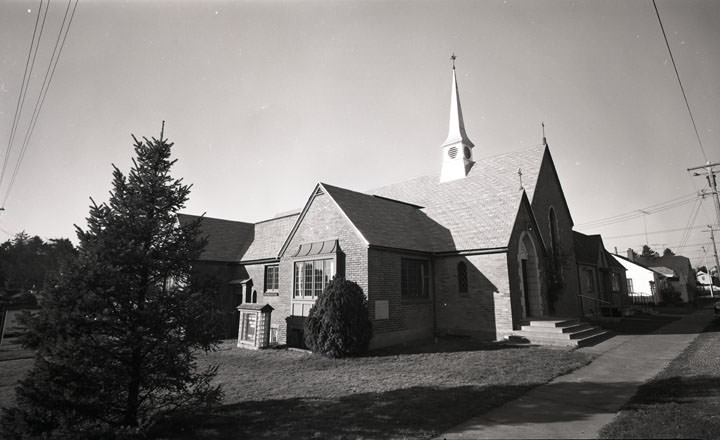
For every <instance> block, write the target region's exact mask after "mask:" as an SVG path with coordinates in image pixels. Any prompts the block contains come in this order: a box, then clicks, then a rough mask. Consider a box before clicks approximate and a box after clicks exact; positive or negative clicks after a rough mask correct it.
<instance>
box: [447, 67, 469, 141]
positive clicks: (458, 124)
mask: <svg viewBox="0 0 720 440" xmlns="http://www.w3.org/2000/svg"><path fill="white" fill-rule="evenodd" d="M456 58H457V57H456V56H455V54H454V53H453V54H452V56H451V57H450V59H451V60H452V84H451V88H452V90H451V92H450V125H449V127H448V137H447V139H446V140H445V142H443V145H449V144H453V143H455V142H461V141H462V142H464V143H467V144H470V145H471V146H472V142H470V139H468V137H467V133H465V122H464V121H463V115H462V108H461V107H460V93H459V92H458V86H457V78H456V76H455V59H456Z"/></svg>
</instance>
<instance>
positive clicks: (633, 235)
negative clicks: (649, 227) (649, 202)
mask: <svg viewBox="0 0 720 440" xmlns="http://www.w3.org/2000/svg"><path fill="white" fill-rule="evenodd" d="M703 227H704V226H692V227H691V228H690V229H700V228H703ZM685 229H686V228H675V229H663V230H661V231H650V232H648V235H652V234H662V233H664V232H678V231H684V230H685ZM638 235H645V233H644V232H639V233H634V234H624V235H612V236H609V237H603V239H608V240H609V239H611V238H627V237H637V236H638Z"/></svg>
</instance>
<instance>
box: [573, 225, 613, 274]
mask: <svg viewBox="0 0 720 440" xmlns="http://www.w3.org/2000/svg"><path fill="white" fill-rule="evenodd" d="M573 240H574V245H575V260H576V261H577V262H578V263H580V264H589V265H593V266H596V265H598V263H602V261H605V264H606V265H607V267H608V268H611V267H612V268H615V269H620V270H625V266H623V265H622V264H620V263H618V262H617V260H615V259H614V258H612V257H613V256H612V255H611V254H610V253H609V252H608V251H607V250H605V245H604V244H603V241H602V237H601V236H600V235H599V234H594V235H586V234H583V233H582V232H577V231H573ZM601 255H602V256H603V257H604V258H601V257H600V256H601Z"/></svg>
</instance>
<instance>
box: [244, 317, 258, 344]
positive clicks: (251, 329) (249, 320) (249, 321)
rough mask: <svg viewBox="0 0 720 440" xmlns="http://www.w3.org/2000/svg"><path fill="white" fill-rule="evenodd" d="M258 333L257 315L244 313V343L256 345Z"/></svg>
mask: <svg viewBox="0 0 720 440" xmlns="http://www.w3.org/2000/svg"><path fill="white" fill-rule="evenodd" d="M256 331H257V314H256V313H243V315H242V333H241V335H240V339H241V340H242V341H244V342H251V343H255V333H256Z"/></svg>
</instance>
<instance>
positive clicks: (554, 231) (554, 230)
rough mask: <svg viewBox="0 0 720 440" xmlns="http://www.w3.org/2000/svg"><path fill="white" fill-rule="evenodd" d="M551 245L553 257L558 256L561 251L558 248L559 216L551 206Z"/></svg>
mask: <svg viewBox="0 0 720 440" xmlns="http://www.w3.org/2000/svg"><path fill="white" fill-rule="evenodd" d="M549 217H550V247H551V248H552V249H551V250H552V255H553V257H557V256H558V255H559V254H560V252H559V249H558V224H557V217H556V216H555V210H554V209H553V208H552V207H550V214H549Z"/></svg>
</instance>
